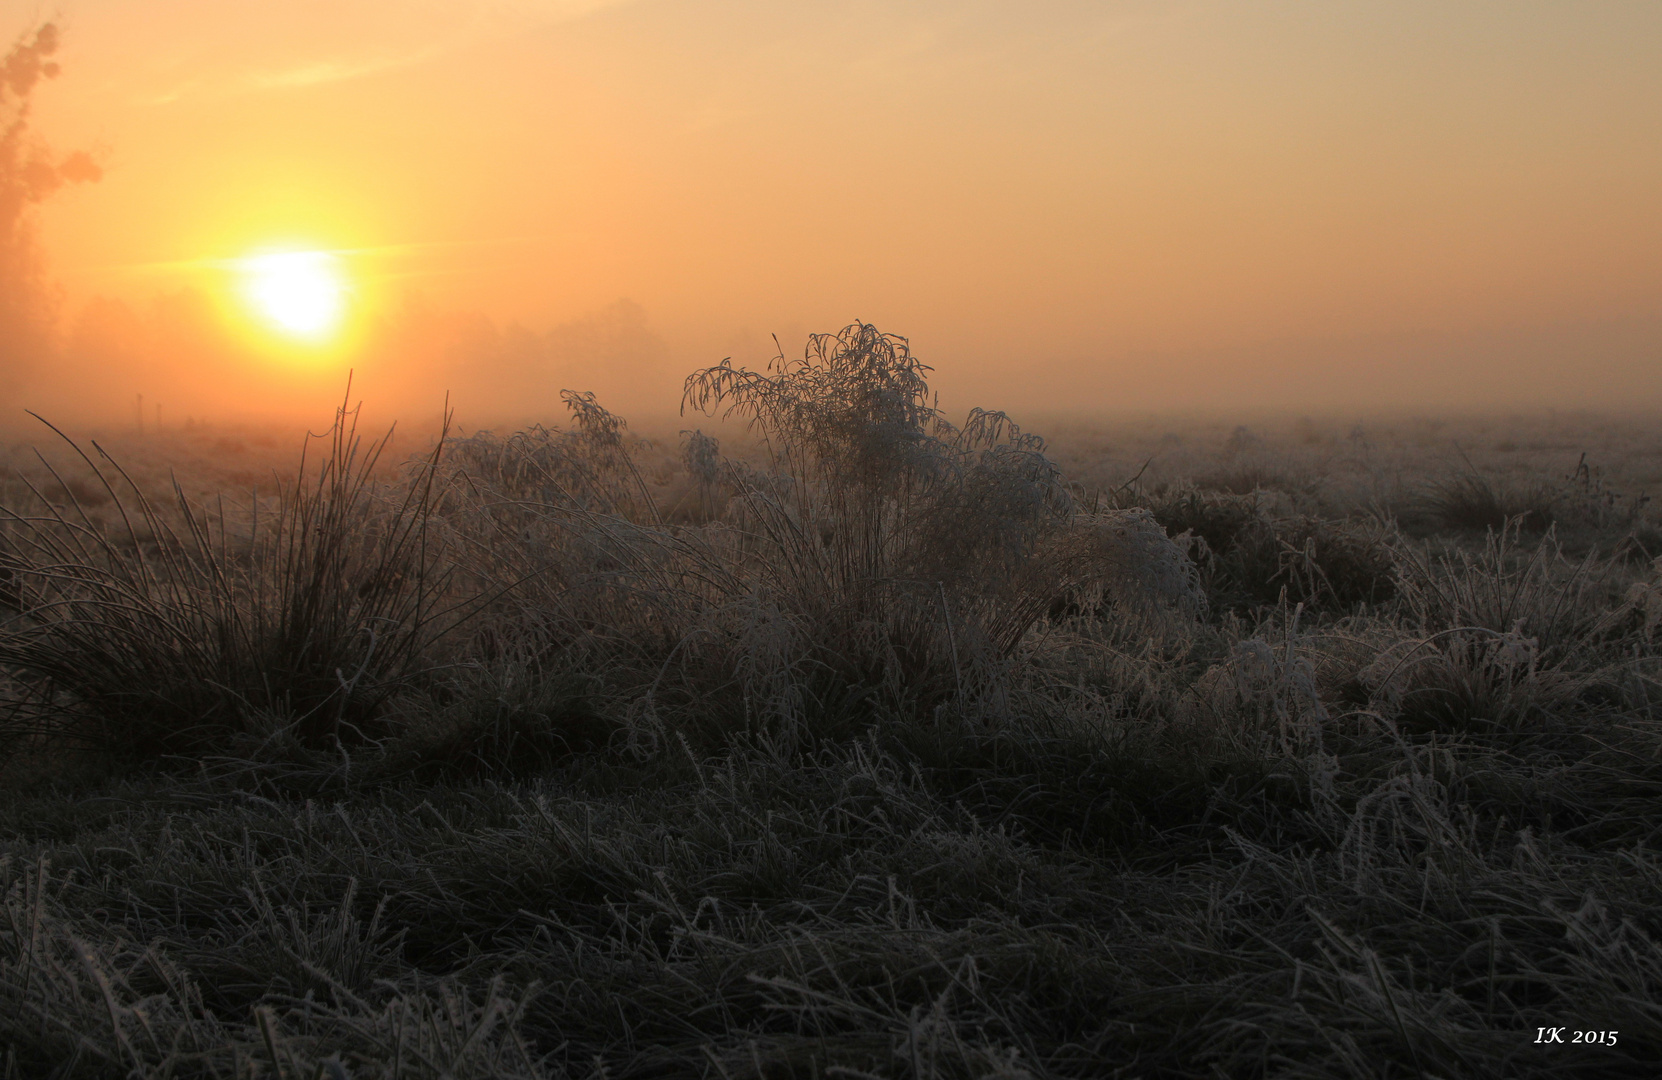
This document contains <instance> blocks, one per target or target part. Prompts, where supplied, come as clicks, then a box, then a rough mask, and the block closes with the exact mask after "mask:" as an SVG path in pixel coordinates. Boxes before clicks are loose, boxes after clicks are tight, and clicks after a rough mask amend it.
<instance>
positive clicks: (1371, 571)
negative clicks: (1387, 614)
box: [1151, 488, 1397, 614]
mask: <svg viewBox="0 0 1662 1080" xmlns="http://www.w3.org/2000/svg"><path fill="white" fill-rule="evenodd" d="M1151 501H1152V502H1153V504H1154V505H1153V506H1152V508H1151V512H1152V514H1153V515H1154V518H1155V520H1157V521H1159V522H1160V524H1161V525H1163V526H1164V527H1165V528H1166V530H1167V531H1168V532H1170V533H1171V534H1172V535H1174V536H1182V535H1185V534H1186V535H1187V536H1189V537H1190V538H1192V540H1193V543H1192V544H1191V556H1192V558H1193V559H1194V561H1195V563H1196V564H1197V566H1198V567H1199V568H1200V569H1201V570H1202V571H1203V573H1204V577H1205V581H1206V587H1207V592H1208V597H1209V599H1210V601H1211V605H1212V607H1213V609H1214V610H1216V611H1218V612H1227V611H1243V610H1253V609H1259V608H1264V607H1266V606H1272V605H1276V604H1279V603H1281V602H1282V601H1283V599H1285V600H1286V601H1287V602H1288V603H1292V604H1303V605H1305V606H1306V607H1307V608H1309V609H1311V610H1312V611H1321V612H1324V613H1333V614H1339V613H1347V612H1350V611H1354V610H1356V609H1357V608H1358V607H1359V606H1363V605H1367V606H1372V605H1378V604H1382V603H1385V602H1387V601H1389V600H1390V599H1391V598H1392V597H1393V596H1395V595H1396V591H1397V564H1396V555H1395V545H1394V539H1393V537H1392V535H1391V532H1390V531H1389V530H1388V529H1384V528H1381V527H1379V526H1377V525H1371V524H1369V523H1365V522H1356V521H1344V522H1339V521H1331V520H1327V519H1323V518H1318V517H1312V516H1310V515H1306V514H1295V513H1287V512H1279V513H1278V512H1276V511H1275V510H1274V509H1273V508H1272V504H1271V503H1270V502H1269V501H1268V500H1266V499H1264V498H1263V497H1261V496H1259V495H1251V496H1246V495H1226V494H1219V493H1215V492H1210V491H1202V490H1199V489H1195V488H1180V489H1177V490H1175V491H1168V492H1166V493H1164V494H1163V496H1161V497H1158V498H1155V499H1152V500H1151Z"/></svg>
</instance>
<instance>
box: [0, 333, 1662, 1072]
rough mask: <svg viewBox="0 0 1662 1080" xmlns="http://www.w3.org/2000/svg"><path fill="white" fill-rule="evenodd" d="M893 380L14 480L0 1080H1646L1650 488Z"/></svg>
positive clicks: (1656, 1014)
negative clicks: (1143, 461) (647, 419)
mask: <svg viewBox="0 0 1662 1080" xmlns="http://www.w3.org/2000/svg"><path fill="white" fill-rule="evenodd" d="M928 371H929V369H928V368H927V367H925V366H924V365H922V364H921V363H919V362H918V361H917V360H916V359H915V358H914V357H913V356H912V355H911V353H910V351H909V348H908V346H907V343H906V342H905V341H904V340H903V339H901V338H897V337H894V336H892V335H886V334H882V333H880V332H879V331H877V330H875V329H874V328H872V327H870V326H867V325H864V324H855V325H853V326H850V327H848V328H846V329H845V330H843V331H841V332H840V333H838V334H833V335H819V336H815V337H814V338H812V339H811V340H810V342H809V346H808V348H807V350H806V351H805V353H804V355H803V357H802V359H800V360H786V359H784V358H783V357H781V358H780V359H778V360H777V361H775V363H774V364H773V365H772V366H770V367H769V368H768V369H766V370H762V371H752V370H748V369H744V368H737V367H733V366H731V365H730V364H728V363H725V362H724V363H723V364H720V365H717V366H715V367H711V368H707V369H704V370H702V371H699V372H696V373H694V374H693V375H692V376H691V377H690V378H689V379H688V380H687V383H686V391H685V398H684V400H685V404H686V407H687V409H688V411H689V412H690V413H692V414H694V415H697V414H700V413H703V414H710V415H715V416H720V417H724V418H726V419H727V420H728V421H729V422H732V421H737V422H741V423H743V424H746V425H748V428H749V433H750V438H749V439H748V440H746V441H743V443H742V445H739V446H738V447H737V448H734V447H726V448H724V447H723V446H722V445H720V444H719V443H718V442H717V441H716V440H715V439H714V438H713V437H711V436H709V435H706V434H704V433H703V432H701V431H697V430H692V431H688V432H684V433H683V436H682V439H681V442H680V445H679V447H678V450H677V451H676V452H671V451H670V450H668V449H667V448H664V447H660V446H658V445H654V444H651V443H649V442H647V441H645V440H641V439H638V438H635V437H633V436H632V435H631V434H630V433H629V430H628V428H627V427H626V426H625V425H624V423H623V421H622V420H621V419H619V418H618V417H616V416H615V415H613V414H611V413H609V412H607V411H606V410H605V409H604V408H602V407H601V405H600V404H599V402H598V401H597V400H596V399H595V398H594V396H593V395H588V394H576V393H568V394H566V395H565V397H566V404H567V406H568V409H569V411H570V413H571V421H570V424H569V426H567V427H565V428H563V429H559V428H542V427H534V428H530V429H527V430H524V431H520V432H517V433H515V434H512V435H510V436H506V437H503V436H498V435H495V434H490V433H484V434H475V435H472V436H467V437H462V436H456V435H450V434H448V433H447V434H446V435H444V436H443V437H441V438H440V439H439V440H438V441H437V442H436V443H435V444H434V446H433V447H432V449H431V451H430V452H428V453H426V454H424V455H422V456H420V457H419V458H416V459H413V460H412V461H410V462H409V463H408V464H406V465H404V466H398V467H395V465H394V463H392V462H390V461H388V460H386V459H385V456H384V453H383V450H384V446H385V444H384V443H370V442H364V441H361V440H360V439H359V437H358V435H357V434H356V429H355V420H354V414H353V413H351V412H350V411H348V410H347V409H345V408H343V409H342V410H341V412H340V414H339V415H338V417H337V420H336V424H335V427H334V428H333V430H332V431H331V432H330V433H329V435H328V437H327V438H325V439H324V440H322V442H321V444H320V446H318V447H314V448H312V449H310V450H309V451H308V457H307V459H306V460H305V461H304V462H303V463H302V465H301V467H300V468H299V470H298V471H297V472H296V473H295V474H294V476H293V477H292V478H291V479H289V480H287V481H286V482H285V483H284V484H282V485H281V486H279V487H277V488H276V489H275V490H268V491H267V492H266V493H265V494H260V493H258V492H255V493H253V494H251V495H247V496H238V497H237V498H235V499H233V498H232V497H231V495H230V494H227V495H226V497H225V498H223V499H217V498H216V499H212V500H204V499H203V498H201V497H199V495H198V494H197V493H195V492H194V491H193V490H192V489H190V488H188V487H187V486H186V484H185V483H184V482H183V481H178V480H175V481H173V482H172V484H171V488H170V489H169V488H168V487H163V486H160V485H159V484H158V483H157V481H156V477H155V476H154V475H153V474H151V473H145V474H143V475H140V474H135V473H132V472H128V471H124V469H123V467H122V465H121V464H120V463H119V462H118V461H116V460H114V459H113V457H112V456H111V455H106V454H104V453H103V452H102V451H101V450H100V449H99V448H98V447H97V446H96V445H95V444H88V445H86V446H85V447H84V448H83V447H72V444H69V443H67V442H66V443H65V444H64V445H65V448H66V449H65V451H64V453H62V454H59V455H57V457H55V458H51V460H54V461H57V462H59V463H58V464H55V465H52V466H50V467H49V466H48V465H47V464H46V461H47V460H48V457H42V458H41V459H40V460H39V461H38V462H36V463H35V464H27V463H20V464H19V466H18V468H16V469H15V470H14V473H13V476H12V477H11V478H10V479H9V480H8V481H7V488H6V496H7V498H6V503H5V506H6V509H5V520H4V523H3V541H4V543H3V547H0V603H3V604H4V605H5V607H6V610H7V611H8V612H9V615H8V616H7V618H6V620H5V622H4V624H3V627H0V674H3V677H4V683H3V686H0V690H3V693H4V696H3V709H4V711H3V712H0V752H3V753H4V755H5V769H6V773H5V776H6V780H7V783H8V785H9V786H10V788H11V792H10V794H9V795H7V797H6V799H5V801H4V803H3V804H0V815H3V816H4V819H5V838H4V839H3V840H0V895H3V896H4V904H5V907H4V915H3V916H0V1005H3V1007H0V1048H3V1052H4V1054H5V1055H6V1056H5V1059H4V1060H5V1064H4V1066H0V1067H3V1068H4V1069H5V1070H7V1072H6V1075H35V1074H44V1073H47V1072H51V1071H52V1070H54V1069H55V1070H56V1073H55V1074H56V1075H62V1076H71V1075H86V1076H102V1075H112V1076H113V1075H121V1076H131V1075H140V1076H158V1077H159V1076H164V1075H212V1076H222V1075H236V1076H239V1077H240V1076H246V1075H259V1076H306V1077H312V1076H324V1077H339V1076H354V1077H369V1076H386V1077H394V1076H432V1077H440V1076H451V1077H472V1076H478V1077H487V1076H489V1077H498V1076H525V1077H539V1076H568V1075H571V1076H614V1077H624V1076H644V1075H652V1076H670V1075H706V1076H727V1077H739V1076H746V1077H755V1078H762V1077H783V1076H803V1077H809V1076H827V1077H829V1076H844V1077H862V1076H897V1077H900V1076H905V1077H1006V1078H1015V1077H1051V1076H1055V1077H1073V1076H1078V1077H1085V1076H1104V1075H1125V1076H1192V1075H1208V1074H1210V1075H1227V1076H1268V1075H1277V1076H1283V1075H1284V1076H1332V1075H1358V1076H1416V1075H1417V1076H1444V1077H1455V1076H1487V1075H1496V1074H1500V1073H1505V1074H1508V1075H1510V1074H1519V1075H1540V1076H1556V1075H1585V1076H1601V1077H1602V1076H1616V1075H1632V1076H1643V1075H1649V1072H1650V1070H1651V1069H1652V1068H1653V1067H1654V1066H1653V1064H1652V1063H1653V1062H1654V1061H1655V1060H1656V1058H1657V1056H1658V1054H1659V1053H1662V1011H1659V1010H1658V1008H1657V1006H1656V1002H1657V1001H1658V1000H1662V952H1659V950H1658V946H1657V944H1656V941H1657V939H1658V935H1659V934H1662V863H1658V861H1657V858H1656V856H1655V855H1654V853H1652V851H1651V850H1650V845H1651V844H1652V842H1653V840H1654V836H1655V833H1656V830H1657V828H1658V827H1659V826H1662V818H1659V816H1658V811H1657V809H1656V808H1657V807H1658V805H1662V803H1659V802H1658V796H1659V795H1662V764H1659V762H1662V725H1659V722H1658V721H1659V719H1662V718H1659V716H1658V713H1657V709H1658V705H1659V703H1662V688H1659V686H1658V681H1657V679H1658V659H1657V640H1656V639H1657V635H1658V631H1659V629H1662V577H1659V565H1662V564H1653V563H1652V561H1651V560H1652V559H1653V558H1655V557H1656V556H1658V555H1662V549H1659V547H1658V545H1657V536H1658V533H1657V531H1656V529H1655V526H1654V524H1653V523H1652V521H1651V519H1650V518H1649V517H1648V514H1647V503H1646V502H1645V501H1644V500H1643V499H1642V498H1640V497H1637V496H1631V495H1629V496H1620V497H1617V496H1611V495H1610V493H1608V492H1606V491H1605V490H1604V489H1603V488H1602V487H1600V486H1598V484H1599V481H1597V479H1596V478H1595V476H1594V474H1593V472H1592V471H1591V468H1590V467H1588V468H1585V469H1578V470H1577V471H1576V473H1575V474H1574V475H1572V476H1570V477H1568V478H1567V479H1564V480H1554V479H1551V478H1549V477H1544V476H1543V477H1538V478H1535V479H1534V480H1531V481H1529V482H1528V483H1526V484H1523V485H1521V486H1520V485H1518V484H1517V483H1516V482H1515V481H1512V480H1505V481H1503V480H1502V479H1500V478H1498V477H1496V476H1495V475H1493V474H1491V473H1489V472H1485V471H1484V470H1482V469H1480V468H1479V467H1478V466H1476V465H1474V464H1472V462H1471V460H1470V459H1469V458H1466V459H1464V460H1463V462H1462V464H1461V465H1460V467H1458V468H1455V469H1451V470H1448V471H1445V472H1444V473H1442V474H1438V475H1427V476H1423V477H1419V478H1411V479H1410V480H1409V481H1406V482H1405V481H1404V480H1403V478H1402V477H1401V476H1400V475H1399V476H1398V477H1397V478H1396V481H1395V483H1394V485H1384V486H1376V487H1375V488H1374V489H1373V490H1371V491H1368V492H1360V491H1358V490H1355V489H1350V488H1346V487H1345V486H1344V485H1342V484H1339V483H1337V482H1336V481H1334V480H1333V479H1332V478H1325V479H1324V478H1323V477H1322V476H1321V475H1319V474H1311V475H1303V476H1294V475H1291V474H1289V473H1287V472H1286V471H1282V472H1277V471H1276V470H1274V469H1270V468H1258V467H1257V466H1256V465H1254V464H1253V459H1252V458H1251V456H1250V452H1249V451H1250V447H1249V446H1248V445H1247V444H1248V442H1249V436H1250V433H1245V429H1242V432H1243V433H1240V434H1239V439H1238V441H1239V442H1240V443H1241V445H1239V446H1235V447H1232V448H1230V451H1229V453H1227V454H1225V455H1223V456H1222V457H1221V458H1220V459H1219V460H1218V461H1215V462H1212V463H1211V464H1210V465H1209V466H1208V468H1207V469H1205V470H1204V471H1202V470H1196V471H1195V472H1194V474H1193V475H1187V476H1176V475H1163V476H1158V477H1151V476H1148V475H1139V476H1135V477H1132V478H1131V479H1129V480H1126V479H1124V478H1123V477H1120V478H1116V479H1115V480H1114V481H1113V482H1111V483H1110V482H1090V483H1086V482H1081V481H1079V480H1074V481H1072V482H1070V481H1069V480H1068V478H1066V477H1065V476H1064V475H1063V473H1062V471H1061V468H1060V467H1059V466H1058V464H1057V459H1056V458H1055V457H1054V456H1053V455H1052V453H1051V452H1050V450H1049V448H1048V447H1047V446H1046V444H1045V442H1044V441H1043V440H1041V439H1039V438H1037V437H1035V436H1033V435H1031V434H1029V433H1026V432H1024V431H1022V430H1021V429H1020V428H1019V427H1017V426H1016V424H1015V423H1013V422H1012V421H1011V420H1010V418H1008V417H1006V416H1004V415H1003V414H1001V413H995V412H984V411H980V410H976V411H974V412H972V413H971V414H970V415H969V416H968V417H967V419H966V420H965V421H964V423H962V424H954V423H950V422H948V420H947V418H946V417H945V416H943V415H942V414H941V413H940V412H939V411H938V410H937V409H935V408H934V407H933V399H932V398H931V396H930V392H929V387H928V383H927V374H928ZM1258 464H1260V465H1261V464H1263V463H1262V462H1259V463H1258ZM1583 465H1585V462H1583ZM1607 496H1609V497H1607ZM1542 1028H1549V1029H1553V1028H1561V1029H1565V1031H1566V1036H1565V1037H1566V1039H1567V1040H1568V1039H1569V1037H1570V1036H1571V1035H1574V1034H1579V1035H1581V1036H1582V1039H1581V1041H1580V1042H1579V1043H1577V1042H1571V1041H1566V1043H1565V1044H1562V1045H1560V1044H1556V1043H1551V1042H1546V1041H1542V1040H1540V1039H1538V1034H1539V1031H1540V1029H1542ZM1586 1033H1595V1035H1596V1037H1595V1038H1594V1039H1592V1040H1591V1042H1589V1041H1588V1039H1587V1037H1586Z"/></svg>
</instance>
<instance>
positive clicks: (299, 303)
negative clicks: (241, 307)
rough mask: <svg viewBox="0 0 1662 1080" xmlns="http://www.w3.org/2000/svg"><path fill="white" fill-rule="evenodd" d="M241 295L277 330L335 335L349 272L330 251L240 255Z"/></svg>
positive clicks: (313, 337)
mask: <svg viewBox="0 0 1662 1080" xmlns="http://www.w3.org/2000/svg"><path fill="white" fill-rule="evenodd" d="M237 269H238V270H239V271H240V273H241V275H242V295H243V299H244V300H245V301H246V302H247V304H248V306H249V308H250V309H252V311H253V313H254V314H255V315H256V316H257V317H258V318H259V319H260V320H261V321H262V322H264V323H265V324H266V325H267V326H268V327H269V328H270V329H271V330H272V331H274V332H276V333H277V334H279V335H281V336H283V337H285V338H289V339H291V340H294V341H299V342H305V343H308V344H320V343H323V342H326V341H328V340H330V339H331V338H333V337H334V336H335V333H336V331H337V330H339V328H340V325H341V320H342V319H343V317H344V316H345V314H346V292H347V289H346V278H345V275H344V274H343V273H342V271H341V265H340V260H339V259H338V258H336V257H335V256H334V255H332V254H331V253H329V252H327V251H273V252H264V253H261V254H258V255H249V256H247V257H245V258H243V259H239V260H238V261H237Z"/></svg>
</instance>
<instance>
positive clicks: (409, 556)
mask: <svg viewBox="0 0 1662 1080" xmlns="http://www.w3.org/2000/svg"><path fill="white" fill-rule="evenodd" d="M356 422H357V412H356V410H348V409H347V408H346V407H345V406H344V405H343V406H342V408H341V409H340V410H339V411H338V412H337V415H336V418H335V423H334V425H333V427H332V428H331V429H330V431H329V432H328V433H327V434H326V435H324V436H322V438H323V439H324V440H325V446H326V450H325V453H324V454H323V456H322V458H321V460H317V461H316V462H315V463H314V462H312V461H310V460H308V459H307V457H306V456H305V455H303V456H302V462H301V466H300V469H299V472H298V473H297V475H296V476H295V478H294V479H292V480H290V481H288V482H285V483H282V484H280V486H279V490H278V493H277V495H276V498H275V505H274V506H271V505H267V506H262V505H261V503H260V501H259V499H258V497H257V496H256V497H255V502H254V503H253V504H252V505H251V506H250V507H249V508H248V512H247V515H246V518H245V520H244V522H243V523H242V527H239V522H238V519H237V515H236V512H235V510H234V509H233V508H227V507H226V505H225V504H224V503H223V501H222V502H220V503H219V504H218V505H216V506H202V505H198V504H196V503H193V502H192V501H191V500H190V499H189V498H187V496H186V495H185V493H184V491H183V489H182V488H179V487H178V486H177V484H176V485H175V492H174V493H175V502H174V504H173V505H172V506H171V507H161V506H157V505H156V504H154V503H153V502H152V501H151V500H150V499H149V498H147V497H146V496H145V494H144V493H143V492H142V491H141V490H139V488H138V487H137V485H135V484H133V483H132V481H131V480H130V479H129V478H128V477H127V474H126V473H125V472H123V471H122V469H121V467H120V466H119V465H118V464H116V463H115V462H114V461H113V460H111V459H110V458H109V457H108V456H107V455H104V454H103V452H102V451H101V450H100V449H99V448H98V446H97V444H96V443H94V444H93V452H94V454H96V455H97V457H94V456H92V455H89V454H87V453H85V452H83V451H81V450H80V448H79V447H78V446H75V445H74V444H73V443H71V444H70V445H71V446H72V447H73V448H74V449H75V451H76V452H77V454H78V455H79V457H80V460H81V462H82V463H83V464H84V465H85V466H86V468H87V469H88V470H89V472H90V473H91V475H92V477H93V478H94V479H95V481H96V483H97V484H98V485H99V487H100V489H101V490H102V491H104V492H105V493H106V494H107V495H108V497H109V499H110V500H111V501H112V502H113V503H114V504H115V505H116V506H117V507H118V511H119V518H120V522H121V525H120V527H119V528H118V529H115V530H105V529H103V528H100V527H99V526H98V524H97V523H95V522H94V521H93V520H92V519H91V518H90V517H89V516H88V514H87V512H86V510H85V509H84V508H83V507H82V505H81V504H80V503H79V502H78V501H72V502H71V503H70V505H69V506H68V507H59V506H58V505H56V504H54V503H53V502H52V501H50V500H48V499H47V498H46V497H45V496H44V495H43V494H42V493H40V492H38V491H37V492H36V493H35V494H36V505H35V507H34V508H33V509H30V508H8V509H6V510H5V511H4V513H5V517H6V526H7V532H8V537H9V542H10V547H11V556H10V559H9V563H10V565H9V567H8V569H10V570H11V572H12V574H13V584H14V588H15V590H16V592H17V593H18V594H19V600H20V604H21V610H20V611H19V612H18V613H17V614H15V615H14V616H13V617H11V618H10V619H9V620H7V622H6V623H5V625H4V627H3V628H0V665H4V666H5V667H6V668H7V670H9V671H11V672H12V673H13V674H14V677H15V678H16V679H18V680H19V681H20V682H22V683H23V684H25V686H26V688H27V693H26V694H25V696H24V698H23V699H22V700H20V701H17V702H14V703H13V704H14V709H13V712H12V713H11V719H10V721H9V727H10V733H11V734H13V735H17V734H19V733H21V732H23V731H27V730H30V729H34V730H41V729H43V728H55V733H56V734H57V735H60V736H70V737H74V738H79V739H82V740H85V741H88V742H91V743H94V744H96V745H98V746H100V747H102V748H104V749H106V750H110V751H116V752H119V753H121V754H124V755H137V756H139V757H150V756H154V755H167V754H186V755H198V754H202V753H204V752H213V751H225V750H228V749H229V748H231V747H232V746H234V745H240V746H243V747H245V748H246V747H248V746H252V745H256V744H258V743H260V742H261V741H269V740H272V739H276V740H278V741H284V740H287V741H289V742H292V743H294V744H296V745H299V746H301V747H311V748H327V747H330V746H334V745H337V744H352V743H358V742H362V741H364V740H366V739H370V738H372V737H374V736H375V735H376V734H377V733H379V732H381V731H382V724H381V721H382V719H383V706H384V705H385V703H386V702H387V701H388V699H389V698H390V697H391V695H393V694H394V693H395V692H396V691H397V690H399V689H400V688H401V687H403V686H404V685H406V684H407V683H408V682H409V681H410V680H411V679H412V678H414V677H416V676H417V674H418V673H420V672H421V671H422V670H423V669H424V668H425V667H426V666H427V665H428V664H430V663H431V661H432V658H431V656H430V655H429V653H430V649H431V647H432V646H433V644H434V642H435V641H436V640H437V638H438V637H439V636H440V634H441V633H442V631H443V629H444V628H445V626H446V625H447V622H448V621H449V620H448V619H447V615H449V614H452V613H453V612H450V611H449V610H448V609H447V607H446V599H447V598H446V593H447V587H448V584H449V574H448V571H447V569H446V567H445V564H444V560H443V550H442V549H443V539H442V535H441V533H442V529H441V527H440V526H439V524H438V523H437V522H436V521H435V520H434V517H433V509H434V505H435V500H436V497H437V489H436V487H435V482H436V479H437V468H438V465H439V455H440V453H441V452H442V445H443V444H442V442H441V443H440V446H439V448H435V450H434V451H433V453H432V454H431V455H430V456H429V457H428V458H427V460H425V461H424V462H421V463H420V464H419V465H418V466H416V467H415V469H414V471H413V473H412V474H411V475H410V476H409V477H408V478H407V480H406V481H405V482H404V483H403V484H402V485H401V488H399V489H395V490H390V491H389V490H383V489H381V488H379V487H378V486H377V485H376V483H375V481H374V480H373V479H372V477H373V474H374V471H375V469H376V466H377V464H378V462H379V459H380V456H381V454H382V452H383V451H384V449H385V447H386V438H383V439H381V440H378V441H375V442H371V443H368V444H365V443H364V442H363V441H362V440H361V439H360V437H359V436H358V434H357V429H356ZM389 437H390V433H389ZM308 449H309V448H308ZM64 487H65V488H66V489H68V490H71V491H73V489H72V488H69V485H64ZM65 711H68V712H69V713H70V714H72V715H73V716H74V717H75V719H74V721H73V723H72V724H71V725H69V726H68V727H67V728H66V727H65V726H64V724H63V723H62V716H63V714H64V713H65Z"/></svg>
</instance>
